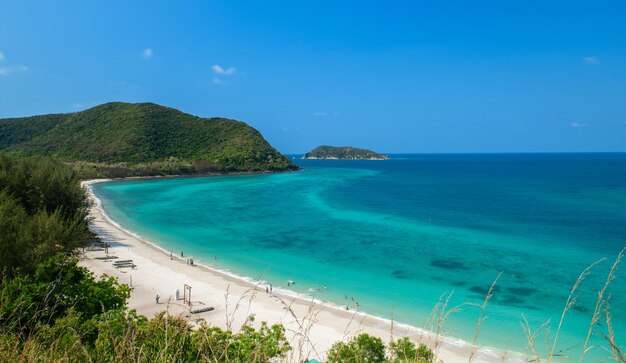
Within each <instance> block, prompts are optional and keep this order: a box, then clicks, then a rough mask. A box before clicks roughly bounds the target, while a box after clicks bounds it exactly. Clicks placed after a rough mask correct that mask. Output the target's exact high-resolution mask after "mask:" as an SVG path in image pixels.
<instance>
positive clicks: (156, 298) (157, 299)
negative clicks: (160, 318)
mask: <svg viewBox="0 0 626 363" xmlns="http://www.w3.org/2000/svg"><path fill="white" fill-rule="evenodd" d="M160 298H161V297H160V296H159V294H157V296H155V297H154V300H156V303H157V304H158V303H159V299H160Z"/></svg>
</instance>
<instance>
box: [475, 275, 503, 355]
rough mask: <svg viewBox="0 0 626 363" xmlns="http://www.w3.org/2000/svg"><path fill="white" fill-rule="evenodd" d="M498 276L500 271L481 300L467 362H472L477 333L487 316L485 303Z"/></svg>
mask: <svg viewBox="0 0 626 363" xmlns="http://www.w3.org/2000/svg"><path fill="white" fill-rule="evenodd" d="M500 276H502V272H500V273H499V274H498V276H497V277H496V279H495V280H493V283H492V284H491V286H490V287H489V291H487V295H485V300H483V304H482V305H481V306H480V314H479V315H478V322H477V323H476V333H474V341H473V342H472V351H471V352H470V356H469V359H468V360H467V361H468V363H471V362H472V359H474V355H475V354H476V349H477V348H476V342H477V341H478V334H479V333H480V327H481V326H482V325H483V322H484V321H485V320H486V319H487V317H486V316H484V314H485V309H486V308H487V304H488V303H489V300H491V298H492V297H493V289H494V288H495V287H496V284H497V283H498V280H499V279H500Z"/></svg>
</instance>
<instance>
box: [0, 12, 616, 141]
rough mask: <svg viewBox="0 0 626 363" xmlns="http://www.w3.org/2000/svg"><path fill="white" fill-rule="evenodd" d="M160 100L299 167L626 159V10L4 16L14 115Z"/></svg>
mask: <svg viewBox="0 0 626 363" xmlns="http://www.w3.org/2000/svg"><path fill="white" fill-rule="evenodd" d="M109 101H125V102H155V103H158V104H162V105H165V106H170V107H174V108H177V109H180V110H182V111H184V112H187V113H191V114H194V115H198V116H203V117H213V116H220V117H227V118H233V119H237V120H241V121H245V122H247V123H248V124H250V125H251V126H253V127H255V128H256V129H258V130H259V131H260V132H261V133H262V134H263V135H264V136H265V137H266V139H267V140H268V141H269V142H270V143H271V144H272V145H274V146H275V147H276V148H277V149H278V150H280V151H281V152H283V153H304V152H307V151H309V150H310V149H312V148H314V147H316V146H318V145H321V144H329V145H350V146H357V147H365V148H371V149H374V150H376V151H380V152H387V153H403V152H415V153H448V152H449V153H462V152H587V151H622V152H623V151H626V2H625V1H623V0H619V1H601V0H596V1H474V2H468V1H459V2H455V1H445V0H444V1H430V2H426V1H293V0H291V1H274V0H273V1H235V0H228V1H226V0H223V1H209V0H204V1H201V0H197V1H192V0H187V1H156V0H152V1H138V0H133V1H128V0H124V1H118V0H108V1H84V0H82V1H49V0H48V1H30V0H19V1H13V0H3V1H2V4H1V5H0V117H18V116H28V115H35V114H45V113H60V112H76V111H80V110H83V109H86V108H89V107H93V106H95V105H97V104H101V103H105V102H109Z"/></svg>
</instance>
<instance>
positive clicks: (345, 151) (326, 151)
mask: <svg viewBox="0 0 626 363" xmlns="http://www.w3.org/2000/svg"><path fill="white" fill-rule="evenodd" d="M302 158H303V159H348V160H387V159H389V156H387V155H383V154H379V153H377V152H374V151H372V150H367V149H359V148H356V147H350V146H327V145H322V146H318V147H316V148H315V149H313V150H311V151H309V152H308V153H306V154H305V155H304V156H303V157H302Z"/></svg>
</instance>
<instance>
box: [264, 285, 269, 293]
mask: <svg viewBox="0 0 626 363" xmlns="http://www.w3.org/2000/svg"><path fill="white" fill-rule="evenodd" d="M265 292H266V293H267V294H269V293H270V288H269V287H267V286H265Z"/></svg>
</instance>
